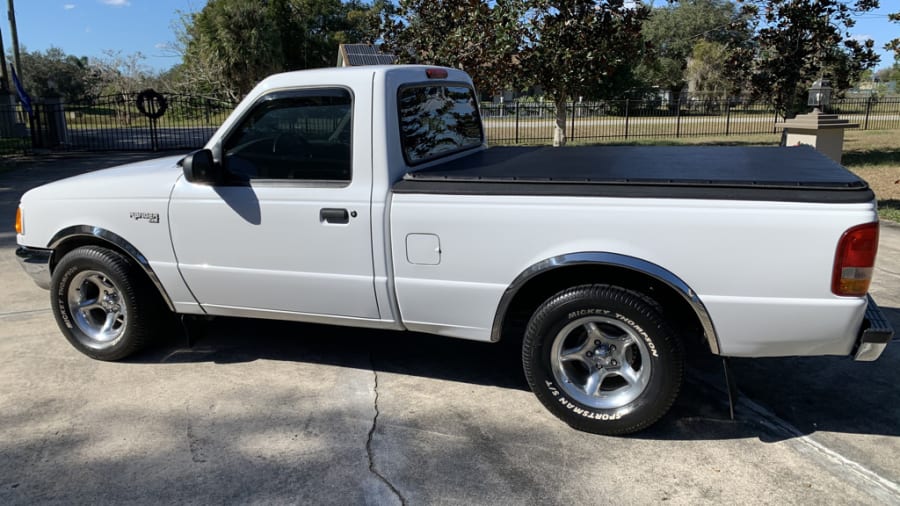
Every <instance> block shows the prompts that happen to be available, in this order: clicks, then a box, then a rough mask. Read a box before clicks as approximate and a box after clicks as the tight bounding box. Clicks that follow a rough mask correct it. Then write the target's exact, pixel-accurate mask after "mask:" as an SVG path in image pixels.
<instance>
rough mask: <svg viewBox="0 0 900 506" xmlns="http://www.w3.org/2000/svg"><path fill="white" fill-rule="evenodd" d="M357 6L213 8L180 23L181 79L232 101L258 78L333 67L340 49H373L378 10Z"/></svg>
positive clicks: (218, 4)
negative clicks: (361, 44) (362, 46)
mask: <svg viewBox="0 0 900 506" xmlns="http://www.w3.org/2000/svg"><path fill="white" fill-rule="evenodd" d="M384 5H385V4H384V3H383V2H376V3H375V4H374V5H372V6H369V5H367V4H363V3H362V2H361V1H359V0H351V1H341V0H255V1H247V0H210V1H209V2H208V3H207V4H206V6H205V7H204V8H203V9H202V10H201V11H200V12H198V13H196V14H193V15H186V16H184V17H183V18H182V26H181V27H180V28H179V32H180V33H179V34H178V39H179V43H178V46H179V47H178V50H180V51H181V52H182V53H183V67H182V68H181V69H180V70H179V75H180V77H181V79H182V80H183V85H184V86H185V87H186V88H189V89H191V90H192V91H193V92H195V93H197V92H200V93H210V94H215V95H224V96H226V97H227V98H230V99H233V100H236V99H239V98H240V97H241V96H243V95H244V94H246V93H247V92H248V91H250V89H251V88H252V87H253V86H254V85H255V84H256V83H257V82H258V81H259V80H261V79H262V78H263V77H265V76H267V75H269V74H272V73H275V72H281V71H286V70H299V69H306V68H316V67H328V66H333V65H334V63H335V58H336V57H337V47H338V44H341V43H347V42H354V43H355V42H370V41H372V40H374V39H375V37H376V36H377V30H378V24H379V23H378V21H379V14H378V13H379V9H383V8H384Z"/></svg>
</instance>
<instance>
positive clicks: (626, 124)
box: [625, 98, 628, 139]
mask: <svg viewBox="0 0 900 506" xmlns="http://www.w3.org/2000/svg"><path fill="white" fill-rule="evenodd" d="M625 138H626V139H627V138H628V99H627V98H626V99H625Z"/></svg>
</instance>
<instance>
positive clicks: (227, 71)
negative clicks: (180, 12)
mask: <svg viewBox="0 0 900 506" xmlns="http://www.w3.org/2000/svg"><path fill="white" fill-rule="evenodd" d="M186 21H188V22H189V24H188V26H186V27H185V31H186V34H187V39H188V40H187V44H186V47H185V54H184V65H185V69H184V70H185V72H184V73H183V74H182V75H187V76H190V74H192V73H197V74H198V75H197V76H196V77H193V78H192V80H193V81H194V83H192V84H194V85H201V86H202V85H206V86H209V88H207V89H202V88H201V89H199V90H197V91H198V92H208V93H216V92H219V93H221V94H223V95H225V96H226V97H227V98H229V99H231V100H235V101H236V100H238V99H239V98H240V97H241V96H242V95H243V94H245V93H247V92H248V91H250V89H251V88H252V87H253V85H254V84H255V83H256V82H257V81H258V80H259V79H261V78H262V77H263V76H266V75H268V74H271V73H273V72H276V71H277V70H279V69H280V68H281V67H282V65H283V61H284V54H283V53H282V51H281V41H280V40H279V33H277V31H276V29H275V24H274V23H273V21H272V19H271V18H270V17H269V14H268V12H267V9H266V6H265V4H263V3H261V2H245V1H243V0H210V1H209V2H208V3H207V4H206V6H205V7H204V8H203V10H201V11H200V12H198V13H196V14H194V15H193V16H192V17H191V18H190V19H189V20H186ZM201 83H202V84H201ZM206 86H203V88H206Z"/></svg>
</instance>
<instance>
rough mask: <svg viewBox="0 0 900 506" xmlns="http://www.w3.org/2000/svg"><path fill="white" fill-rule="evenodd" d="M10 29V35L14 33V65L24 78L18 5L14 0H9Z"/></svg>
mask: <svg viewBox="0 0 900 506" xmlns="http://www.w3.org/2000/svg"><path fill="white" fill-rule="evenodd" d="M9 31H10V35H12V45H13V65H14V66H15V67H16V75H18V76H19V79H22V60H21V59H20V57H19V31H18V30H17V29H16V6H15V4H14V1H13V0H9ZM4 74H6V72H4Z"/></svg>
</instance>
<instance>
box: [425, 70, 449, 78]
mask: <svg viewBox="0 0 900 506" xmlns="http://www.w3.org/2000/svg"><path fill="white" fill-rule="evenodd" d="M425 75H426V76H428V79H447V69H435V68H430V69H425Z"/></svg>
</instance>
